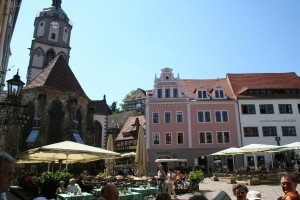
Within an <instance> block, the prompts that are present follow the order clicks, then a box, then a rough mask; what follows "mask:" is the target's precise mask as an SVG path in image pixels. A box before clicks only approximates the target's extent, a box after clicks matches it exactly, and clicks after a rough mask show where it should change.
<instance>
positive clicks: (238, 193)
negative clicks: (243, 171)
mask: <svg viewBox="0 0 300 200" xmlns="http://www.w3.org/2000/svg"><path fill="white" fill-rule="evenodd" d="M235 194H236V195H240V194H245V192H237V193H235Z"/></svg>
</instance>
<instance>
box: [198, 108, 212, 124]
mask: <svg viewBox="0 0 300 200" xmlns="http://www.w3.org/2000/svg"><path fill="white" fill-rule="evenodd" d="M198 122H210V112H209V111H199V112H198Z"/></svg>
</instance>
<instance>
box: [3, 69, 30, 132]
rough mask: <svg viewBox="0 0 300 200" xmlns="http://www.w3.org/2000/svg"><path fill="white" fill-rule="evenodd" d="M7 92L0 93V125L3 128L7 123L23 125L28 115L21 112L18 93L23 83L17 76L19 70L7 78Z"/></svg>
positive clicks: (21, 106)
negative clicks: (10, 77)
mask: <svg viewBox="0 0 300 200" xmlns="http://www.w3.org/2000/svg"><path fill="white" fill-rule="evenodd" d="M6 82H7V92H6V94H5V92H3V93H1V98H0V123H1V124H0V125H2V126H3V127H4V128H5V129H6V128H7V125H16V124H20V125H21V126H23V125H24V124H26V123H27V121H28V120H29V116H27V115H24V114H21V113H22V108H25V107H26V106H25V105H22V103H21V98H20V94H21V91H22V89H23V86H24V85H25V83H23V82H22V81H21V79H20V76H19V70H18V72H17V74H16V75H14V77H13V78H12V79H10V80H7V81H6Z"/></svg>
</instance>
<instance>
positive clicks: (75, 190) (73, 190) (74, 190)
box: [68, 183, 80, 192]
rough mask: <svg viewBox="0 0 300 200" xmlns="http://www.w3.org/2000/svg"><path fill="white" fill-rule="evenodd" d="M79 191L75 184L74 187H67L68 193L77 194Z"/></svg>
mask: <svg viewBox="0 0 300 200" xmlns="http://www.w3.org/2000/svg"><path fill="white" fill-rule="evenodd" d="M79 189H80V187H79V185H78V184H77V183H75V184H74V185H68V192H78V190H79Z"/></svg>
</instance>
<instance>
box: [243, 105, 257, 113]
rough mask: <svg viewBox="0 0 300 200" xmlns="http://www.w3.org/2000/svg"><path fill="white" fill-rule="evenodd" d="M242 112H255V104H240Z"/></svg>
mask: <svg viewBox="0 0 300 200" xmlns="http://www.w3.org/2000/svg"><path fill="white" fill-rule="evenodd" d="M242 113H243V114H256V112H255V105H242Z"/></svg>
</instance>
